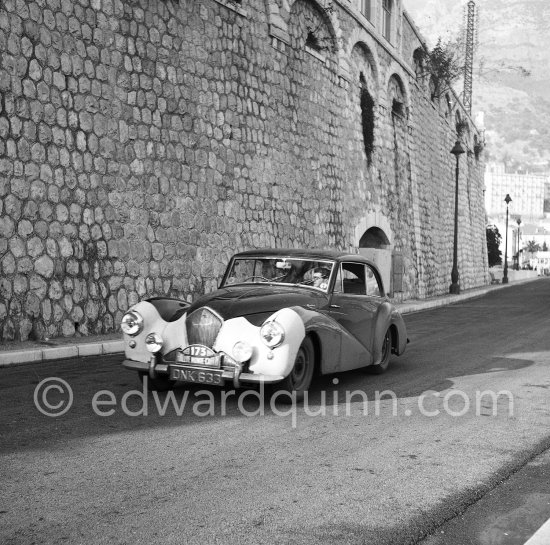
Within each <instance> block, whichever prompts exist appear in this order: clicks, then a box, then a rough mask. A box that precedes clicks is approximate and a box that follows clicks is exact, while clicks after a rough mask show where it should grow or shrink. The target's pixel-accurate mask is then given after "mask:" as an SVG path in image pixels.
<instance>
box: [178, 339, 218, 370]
mask: <svg viewBox="0 0 550 545" xmlns="http://www.w3.org/2000/svg"><path fill="white" fill-rule="evenodd" d="M176 362H177V363H183V364H188V365H200V366H203V365H204V366H205V367H214V368H217V369H219V368H220V366H221V354H216V352H214V350H212V349H211V348H208V346H203V345H202V344H192V345H190V346H186V347H185V348H183V349H182V350H180V351H179V352H178V355H177V357H176Z"/></svg>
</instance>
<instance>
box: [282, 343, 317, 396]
mask: <svg viewBox="0 0 550 545" xmlns="http://www.w3.org/2000/svg"><path fill="white" fill-rule="evenodd" d="M314 370H315V348H314V347H313V342H312V341H311V339H310V338H309V337H306V338H305V339H304V340H303V341H302V344H301V345H300V348H298V353H297V354H296V359H295V360H294V366H293V367H292V371H290V374H289V375H288V376H287V377H286V378H285V379H284V380H283V381H282V382H280V383H279V384H277V386H276V389H277V390H279V391H284V392H289V393H290V394H294V395H295V396H296V399H297V400H302V399H303V398H304V394H305V393H306V392H307V391H308V389H309V387H310V386H311V381H312V380H313V372H314Z"/></svg>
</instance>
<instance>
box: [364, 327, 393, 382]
mask: <svg viewBox="0 0 550 545" xmlns="http://www.w3.org/2000/svg"><path fill="white" fill-rule="evenodd" d="M392 344H393V335H392V332H391V329H390V328H388V330H387V331H386V334H385V335H384V340H383V341H382V358H381V359H380V363H378V364H376V365H371V366H370V367H369V370H370V372H371V373H373V374H374V375H381V374H382V373H385V372H386V371H387V370H388V367H389V366H390V358H391V347H392Z"/></svg>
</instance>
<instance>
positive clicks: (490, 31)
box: [405, 0, 550, 171]
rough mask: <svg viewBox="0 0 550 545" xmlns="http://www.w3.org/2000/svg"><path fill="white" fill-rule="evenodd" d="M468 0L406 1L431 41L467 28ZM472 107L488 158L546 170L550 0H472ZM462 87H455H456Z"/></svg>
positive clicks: (549, 111) (548, 152)
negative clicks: (482, 118)
mask: <svg viewBox="0 0 550 545" xmlns="http://www.w3.org/2000/svg"><path fill="white" fill-rule="evenodd" d="M466 4H467V1H466V0H462V1H460V2H457V1H456V0H405V9H407V11H408V12H409V13H410V15H411V16H412V18H413V20H414V21H415V22H416V24H417V25H418V27H419V29H420V31H421V32H422V33H423V34H424V35H425V36H426V38H427V39H428V43H429V44H431V45H433V44H434V43H435V42H436V41H437V38H438V37H439V36H442V37H443V39H444V40H447V39H449V38H453V37H456V29H457V28H459V27H460V28H461V31H462V32H464V28H465V20H464V17H465V11H466ZM476 6H477V9H478V18H477V21H476V30H477V47H476V52H475V59H474V82H473V100H472V104H473V114H474V115H475V114H476V113H477V112H480V111H482V112H484V116H485V128H486V130H487V133H486V134H487V142H488V147H487V151H488V154H489V158H490V159H495V160H505V161H507V162H508V164H509V166H511V167H512V168H513V167H516V168H522V169H526V170H529V171H536V170H549V169H550V134H549V131H548V127H549V126H550V78H549V77H548V74H550V55H549V54H548V52H549V51H550V2H549V1H548V0H477V2H476ZM457 91H459V92H460V91H461V89H457Z"/></svg>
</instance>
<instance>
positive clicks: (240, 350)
mask: <svg viewBox="0 0 550 545" xmlns="http://www.w3.org/2000/svg"><path fill="white" fill-rule="evenodd" d="M233 357H234V358H235V359H236V360H237V361H238V362H239V363H243V362H244V361H247V360H249V359H250V358H251V357H252V347H251V346H250V345H249V344H248V343H247V342H244V341H239V342H237V343H235V346H234V347H233Z"/></svg>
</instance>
